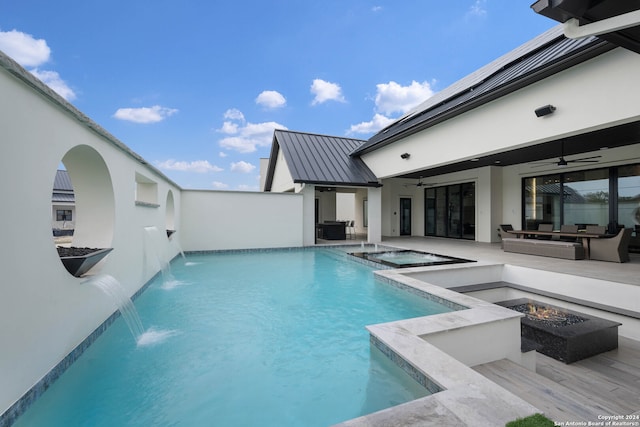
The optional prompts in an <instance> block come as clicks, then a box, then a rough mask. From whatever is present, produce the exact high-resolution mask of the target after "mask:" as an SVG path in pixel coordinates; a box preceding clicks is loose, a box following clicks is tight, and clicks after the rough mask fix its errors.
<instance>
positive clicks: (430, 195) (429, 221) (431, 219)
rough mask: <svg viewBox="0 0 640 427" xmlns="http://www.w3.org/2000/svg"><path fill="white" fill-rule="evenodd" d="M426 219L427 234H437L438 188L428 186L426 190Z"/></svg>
mask: <svg viewBox="0 0 640 427" xmlns="http://www.w3.org/2000/svg"><path fill="white" fill-rule="evenodd" d="M424 205H425V206H424V207H425V209H424V210H425V219H424V229H425V234H426V235H431V236H433V235H434V234H436V190H435V189H434V188H427V189H426V190H424Z"/></svg>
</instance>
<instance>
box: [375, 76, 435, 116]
mask: <svg viewBox="0 0 640 427" xmlns="http://www.w3.org/2000/svg"><path fill="white" fill-rule="evenodd" d="M376 88H377V92H376V97H375V103H376V111H378V112H379V113H382V114H386V115H390V114H392V113H397V112H400V113H406V112H407V111H409V110H411V109H412V108H413V107H415V106H416V105H418V104H420V103H422V102H424V101H425V100H427V99H428V98H430V97H431V96H433V93H434V92H433V90H432V89H431V85H430V84H429V82H422V83H418V82H416V81H415V80H414V81H412V82H411V84H410V85H409V86H401V85H399V84H398V83H396V82H394V81H390V82H389V83H380V84H378V85H376Z"/></svg>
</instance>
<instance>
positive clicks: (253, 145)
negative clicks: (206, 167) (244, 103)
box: [218, 109, 287, 153]
mask: <svg viewBox="0 0 640 427" xmlns="http://www.w3.org/2000/svg"><path fill="white" fill-rule="evenodd" d="M229 112H232V114H227V113H229ZM227 113H225V118H231V117H235V120H238V121H240V122H241V123H233V122H230V121H225V122H224V123H223V124H222V128H220V129H218V131H219V132H222V133H225V134H227V135H233V136H228V137H226V138H223V139H221V140H220V147H222V148H224V149H227V150H235V151H238V152H240V153H253V152H254V151H256V150H257V147H269V146H270V145H271V142H272V140H273V131H274V130H275V129H287V128H286V127H285V126H283V125H281V124H280V123H276V122H263V123H250V122H245V121H244V115H243V114H242V112H240V111H239V110H235V109H233V110H227Z"/></svg>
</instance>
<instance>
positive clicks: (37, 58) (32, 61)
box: [0, 30, 51, 67]
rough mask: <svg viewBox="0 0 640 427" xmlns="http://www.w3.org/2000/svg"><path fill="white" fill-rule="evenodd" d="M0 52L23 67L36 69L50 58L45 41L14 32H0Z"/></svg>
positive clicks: (49, 51)
mask: <svg viewBox="0 0 640 427" xmlns="http://www.w3.org/2000/svg"><path fill="white" fill-rule="evenodd" d="M0 50H1V51H3V52H4V53H6V54H7V55H9V56H10V57H11V58H13V59H14V60H15V61H16V62H17V63H18V64H20V65H22V66H23V67H38V66H40V65H42V64H44V63H46V62H48V61H49V59H50V57H51V49H49V46H48V45H47V42H46V41H45V40H43V39H36V38H34V37H33V36H32V35H31V34H26V33H23V32H20V31H16V30H11V31H0Z"/></svg>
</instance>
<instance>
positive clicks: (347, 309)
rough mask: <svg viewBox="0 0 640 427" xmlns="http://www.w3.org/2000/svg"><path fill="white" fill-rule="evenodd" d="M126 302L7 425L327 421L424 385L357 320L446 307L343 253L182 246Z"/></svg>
mask: <svg viewBox="0 0 640 427" xmlns="http://www.w3.org/2000/svg"><path fill="white" fill-rule="evenodd" d="M172 269H173V271H172V273H173V276H174V277H175V281H173V282H170V283H168V282H163V280H162V278H161V277H158V278H157V279H156V281H154V282H152V283H151V284H150V286H149V288H148V289H147V290H146V291H145V292H144V293H143V294H142V295H141V296H140V297H139V298H138V299H136V301H135V305H136V307H137V310H138V312H139V314H140V317H141V319H142V322H143V324H144V326H145V328H147V332H148V333H147V334H145V335H146V336H147V340H146V341H145V342H144V343H143V345H136V342H135V341H134V340H133V338H132V336H131V334H130V333H129V331H128V329H127V326H126V324H125V322H123V321H122V319H118V320H117V321H116V322H115V323H114V324H113V325H112V326H111V327H110V328H109V329H108V330H107V331H106V332H105V333H104V334H103V335H102V336H100V337H99V338H98V339H97V340H96V342H95V343H94V344H93V345H92V346H91V347H90V348H89V349H87V350H86V351H85V353H84V354H83V355H82V356H81V357H80V358H79V359H78V360H77V361H76V362H75V363H74V364H73V365H72V366H71V367H70V368H69V369H68V370H67V372H65V373H64V374H63V375H62V376H61V377H60V379H58V381H57V382H55V383H54V384H53V385H52V386H51V387H50V389H49V390H48V391H47V392H45V393H44V394H43V395H42V397H40V398H39V399H38V400H37V401H36V402H35V403H34V405H32V407H31V408H30V409H29V410H28V411H27V412H26V413H25V414H24V415H22V416H21V417H20V418H19V419H18V421H17V422H16V424H15V426H20V427H21V426H34V425H46V426H54V427H55V426H85V425H86V426H114V425H117V426H145V427H146V426H150V425H153V426H169V425H171V426H179V425H184V426H196V425H198V426H199V425H216V426H288V425H304V426H327V425H331V424H334V423H338V422H340V421H344V420H347V419H351V418H354V417H357V416H360V415H364V414H367V413H371V412H374V411H377V410H380V409H384V408H386V407H390V406H393V405H397V404H400V403H403V402H406V401H409V400H413V399H416V398H418V397H421V396H424V395H426V394H428V392H427V391H426V390H425V389H424V388H422V387H420V386H419V385H418V384H417V383H416V382H415V381H414V380H412V379H411V378H410V377H409V376H408V375H407V374H405V373H404V372H403V371H401V370H400V369H399V368H398V367H397V366H396V365H394V364H393V363H392V362H390V361H389V360H388V359H387V358H386V357H385V356H383V355H382V354H380V353H379V351H378V350H377V349H375V348H371V346H370V345H369V336H368V333H367V331H366V330H365V325H368V324H375V323H382V322H388V321H393V320H398V319H402V318H409V317H417V316H424V315H427V314H435V313H443V312H448V311H451V309H449V308H447V307H445V306H442V305H440V304H437V303H434V302H432V301H429V300H426V299H424V298H417V297H416V296H415V295H412V294H410V293H408V292H405V291H402V290H400V289H397V288H394V287H393V286H389V285H386V284H383V283H380V282H377V281H375V280H374V277H373V274H372V268H371V267H367V266H365V265H362V264H360V263H357V262H352V261H349V260H348V258H347V255H346V254H344V253H343V252H340V251H331V250H327V249H313V250H312V249H307V250H291V251H272V252H259V253H227V254H210V255H190V256H189V257H188V258H187V259H186V260H182V259H176V260H175V261H174V262H173V263H172Z"/></svg>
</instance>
